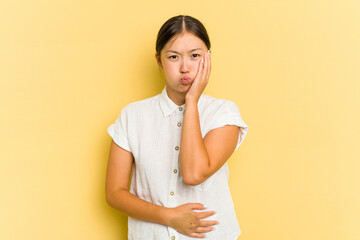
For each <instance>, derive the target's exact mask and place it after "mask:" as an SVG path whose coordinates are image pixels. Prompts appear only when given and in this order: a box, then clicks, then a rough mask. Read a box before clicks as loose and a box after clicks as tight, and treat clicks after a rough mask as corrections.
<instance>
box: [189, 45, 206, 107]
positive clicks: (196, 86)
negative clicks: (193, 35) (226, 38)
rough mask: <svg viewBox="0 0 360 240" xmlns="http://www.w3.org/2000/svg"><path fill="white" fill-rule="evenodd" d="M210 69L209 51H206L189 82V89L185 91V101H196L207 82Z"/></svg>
mask: <svg viewBox="0 0 360 240" xmlns="http://www.w3.org/2000/svg"><path fill="white" fill-rule="evenodd" d="M210 70H211V57H210V51H207V52H206V53H205V54H204V57H203V58H202V59H201V61H200V62H199V68H198V72H197V74H196V77H195V79H194V81H193V83H192V84H191V87H190V89H189V91H188V92H187V93H186V96H185V102H189V101H194V102H196V103H197V101H198V100H199V98H200V96H201V94H202V93H203V91H204V89H205V87H206V85H207V84H208V81H209V76H210Z"/></svg>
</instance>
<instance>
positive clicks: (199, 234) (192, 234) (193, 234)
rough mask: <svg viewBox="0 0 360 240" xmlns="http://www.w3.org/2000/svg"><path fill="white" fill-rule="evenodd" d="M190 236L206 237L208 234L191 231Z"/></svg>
mask: <svg viewBox="0 0 360 240" xmlns="http://www.w3.org/2000/svg"><path fill="white" fill-rule="evenodd" d="M189 236H190V237H194V238H206V235H205V234H201V233H191V234H190V235H189Z"/></svg>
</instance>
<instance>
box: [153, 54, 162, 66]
mask: <svg viewBox="0 0 360 240" xmlns="http://www.w3.org/2000/svg"><path fill="white" fill-rule="evenodd" d="M155 58H156V62H157V64H158V66H159V68H160V69H163V66H162V64H161V58H160V55H159V54H157V53H155Z"/></svg>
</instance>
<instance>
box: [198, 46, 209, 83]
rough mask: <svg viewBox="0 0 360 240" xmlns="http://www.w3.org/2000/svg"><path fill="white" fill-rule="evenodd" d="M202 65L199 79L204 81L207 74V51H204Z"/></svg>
mask: <svg viewBox="0 0 360 240" xmlns="http://www.w3.org/2000/svg"><path fill="white" fill-rule="evenodd" d="M203 65H204V66H203V71H202V75H201V78H200V79H201V80H202V81H206V80H207V78H206V76H207V71H208V65H209V53H208V52H206V53H205V54H204V64H203Z"/></svg>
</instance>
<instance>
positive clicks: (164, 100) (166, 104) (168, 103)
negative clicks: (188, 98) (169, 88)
mask: <svg viewBox="0 0 360 240" xmlns="http://www.w3.org/2000/svg"><path fill="white" fill-rule="evenodd" d="M160 107H161V110H162V111H163V113H164V116H165V117H166V116H169V115H170V114H171V113H173V112H174V111H175V110H178V109H180V108H182V111H183V110H184V109H185V104H183V105H181V106H178V105H176V104H175V103H174V102H173V101H172V100H171V99H170V98H169V96H168V95H167V92H166V86H165V88H164V89H163V91H162V92H161V94H160Z"/></svg>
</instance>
